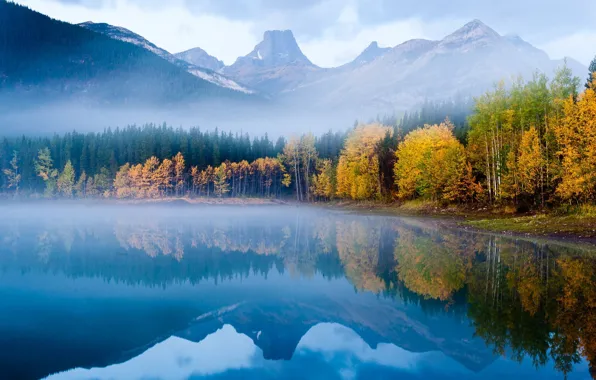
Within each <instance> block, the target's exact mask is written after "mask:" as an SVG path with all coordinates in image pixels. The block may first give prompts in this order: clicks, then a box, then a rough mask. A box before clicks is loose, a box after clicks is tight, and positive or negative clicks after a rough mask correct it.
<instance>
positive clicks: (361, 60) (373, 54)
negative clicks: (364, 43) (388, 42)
mask: <svg viewBox="0 0 596 380" xmlns="http://www.w3.org/2000/svg"><path fill="white" fill-rule="evenodd" d="M389 50H391V48H388V47H379V43H378V42H377V41H373V42H371V43H370V45H368V47H367V48H366V49H364V51H363V52H362V53H360V55H359V56H358V57H356V59H354V60H353V61H352V62H350V63H347V64H345V65H343V66H341V68H342V69H348V68H349V69H353V68H356V67H359V66H363V65H366V64H367V63H370V62H372V61H374V60H375V59H377V58H378V57H380V56H382V55H384V54H385V53H387V52H388V51H389Z"/></svg>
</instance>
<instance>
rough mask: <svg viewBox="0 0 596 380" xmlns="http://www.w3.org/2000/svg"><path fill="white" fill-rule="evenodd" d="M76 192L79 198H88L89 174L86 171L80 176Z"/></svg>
mask: <svg viewBox="0 0 596 380" xmlns="http://www.w3.org/2000/svg"><path fill="white" fill-rule="evenodd" d="M74 191H75V195H76V197H77V198H85V197H86V196H87V173H85V172H84V171H83V172H82V173H81V175H80V176H79V179H78V180H77V183H76V184H75V187H74Z"/></svg>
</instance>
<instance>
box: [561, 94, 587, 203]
mask: <svg viewBox="0 0 596 380" xmlns="http://www.w3.org/2000/svg"><path fill="white" fill-rule="evenodd" d="M595 90H596V86H594V85H592V87H590V88H588V89H587V90H586V91H585V92H584V93H583V94H582V95H580V96H579V98H578V100H577V102H576V101H574V100H573V98H572V97H570V98H569V99H567V100H566V101H565V103H564V105H563V110H564V116H563V118H562V119H561V120H560V122H559V123H558V124H557V125H556V126H555V134H556V138H557V143H558V145H559V153H560V155H561V157H562V162H561V165H562V170H561V183H560V184H559V186H558V187H557V194H558V195H559V196H561V197H562V198H563V199H565V200H577V201H583V202H587V201H594V200H596V92H595Z"/></svg>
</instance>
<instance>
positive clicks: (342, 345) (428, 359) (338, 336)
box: [296, 323, 469, 379]
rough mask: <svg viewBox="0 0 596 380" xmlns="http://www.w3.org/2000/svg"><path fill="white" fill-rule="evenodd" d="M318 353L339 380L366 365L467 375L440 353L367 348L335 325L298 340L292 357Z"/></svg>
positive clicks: (321, 327) (316, 329)
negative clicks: (436, 369)
mask: <svg viewBox="0 0 596 380" xmlns="http://www.w3.org/2000/svg"><path fill="white" fill-rule="evenodd" d="M309 352H310V353H320V354H321V355H322V356H323V357H324V359H325V361H327V362H329V363H336V364H335V365H336V366H337V367H338V368H339V371H338V373H339V374H341V375H342V378H344V379H345V378H353V377H356V376H355V375H356V374H357V367H358V366H360V365H363V364H366V363H372V364H376V365H379V366H385V367H392V368H396V369H400V370H402V371H406V372H417V370H418V368H420V367H421V366H423V367H425V368H428V367H444V366H449V367H450V371H452V372H462V373H463V372H469V371H468V370H466V369H465V367H463V366H462V365H461V364H459V363H457V362H455V361H454V360H453V359H450V358H448V357H447V356H445V355H444V354H442V353H440V352H425V353H415V352H410V351H407V350H404V349H403V348H400V347H398V346H396V345H394V344H386V343H380V344H378V345H377V347H376V348H371V347H370V346H369V345H368V344H367V343H366V342H365V341H364V340H363V339H362V338H361V337H360V336H359V335H358V334H357V333H356V332H355V331H354V330H352V329H350V328H348V327H345V326H342V325H340V324H337V323H321V324H318V325H316V326H314V327H313V328H311V329H310V330H309V331H308V333H307V334H306V335H304V337H302V339H301V340H300V343H299V344H298V347H297V349H296V355H306V354H308V353H309Z"/></svg>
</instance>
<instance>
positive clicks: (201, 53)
mask: <svg viewBox="0 0 596 380" xmlns="http://www.w3.org/2000/svg"><path fill="white" fill-rule="evenodd" d="M174 56H175V57H176V58H178V59H181V60H183V61H185V62H188V63H190V64H191V65H195V66H198V67H204V68H206V69H209V70H212V71H220V70H221V69H223V68H224V66H225V65H224V63H223V62H222V61H220V60H219V59H217V58H215V57H214V56H212V55H209V54H208V53H207V52H206V51H205V50H203V49H201V48H198V47H197V48H194V49H190V50H186V51H183V52H181V53H177V54H174Z"/></svg>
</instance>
